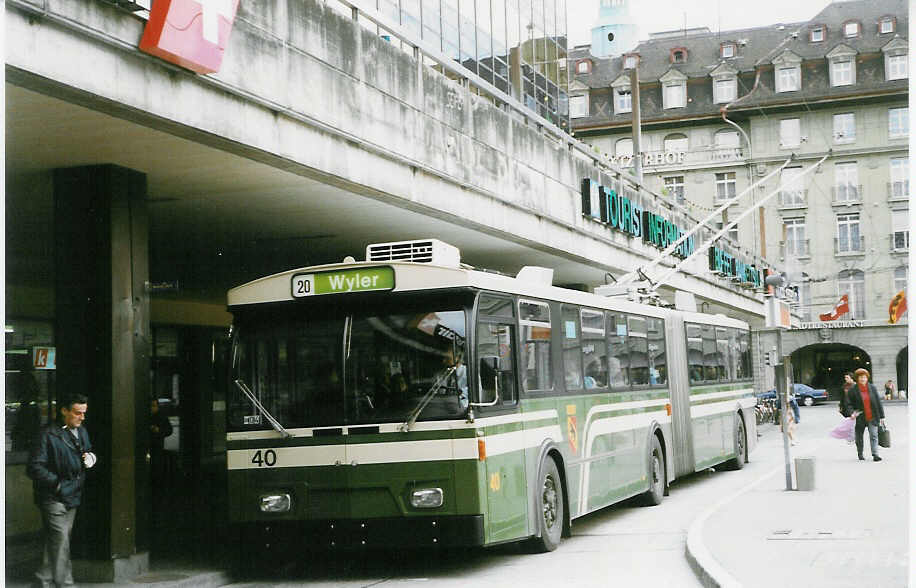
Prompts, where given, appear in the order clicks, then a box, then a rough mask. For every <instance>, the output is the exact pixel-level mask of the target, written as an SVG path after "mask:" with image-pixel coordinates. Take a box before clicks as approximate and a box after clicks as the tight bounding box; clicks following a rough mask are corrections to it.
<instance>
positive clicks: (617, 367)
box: [607, 313, 630, 390]
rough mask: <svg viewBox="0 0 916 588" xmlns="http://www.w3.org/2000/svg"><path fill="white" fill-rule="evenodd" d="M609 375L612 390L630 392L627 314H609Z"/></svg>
mask: <svg viewBox="0 0 916 588" xmlns="http://www.w3.org/2000/svg"><path fill="white" fill-rule="evenodd" d="M607 335H608V339H607V340H608V348H609V352H610V353H609V356H608V375H609V377H610V382H611V388H613V389H616V390H629V388H630V378H629V374H628V373H627V367H628V366H629V365H630V354H629V350H628V349H627V317H626V315H625V314H616V313H608V315H607Z"/></svg>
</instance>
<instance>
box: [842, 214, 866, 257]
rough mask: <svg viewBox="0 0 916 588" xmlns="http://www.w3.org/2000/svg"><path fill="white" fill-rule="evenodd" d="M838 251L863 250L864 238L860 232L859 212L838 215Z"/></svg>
mask: <svg viewBox="0 0 916 588" xmlns="http://www.w3.org/2000/svg"><path fill="white" fill-rule="evenodd" d="M836 239H837V242H836V251H837V253H852V252H855V251H862V238H861V235H860V234H859V213H858V212H855V213H852V214H838V215H837V217H836Z"/></svg>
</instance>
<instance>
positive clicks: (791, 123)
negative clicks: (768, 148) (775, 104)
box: [779, 118, 801, 148]
mask: <svg viewBox="0 0 916 588" xmlns="http://www.w3.org/2000/svg"><path fill="white" fill-rule="evenodd" d="M799 145H801V119H797V118H785V119H783V120H781V121H779V146H780V147H781V148H791V147H798V146H799Z"/></svg>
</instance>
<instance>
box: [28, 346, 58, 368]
mask: <svg viewBox="0 0 916 588" xmlns="http://www.w3.org/2000/svg"><path fill="white" fill-rule="evenodd" d="M32 367H33V368H35V369H36V370H54V369H57V349H56V348H55V347H33V348H32Z"/></svg>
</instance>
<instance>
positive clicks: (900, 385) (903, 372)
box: [897, 346, 910, 398]
mask: <svg viewBox="0 0 916 588" xmlns="http://www.w3.org/2000/svg"><path fill="white" fill-rule="evenodd" d="M909 349H910V348H909V346H907V347H904V348H903V349H901V350H900V352H899V353H898V354H897V391H898V392H900V397H901V398H907V397H908V396H904V393H905V392H906V391H907V380H908V378H907V373H908V368H907V366H908V365H909V355H910V352H909Z"/></svg>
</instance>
